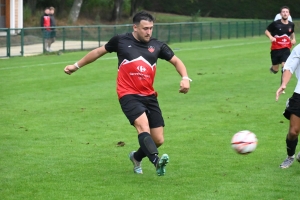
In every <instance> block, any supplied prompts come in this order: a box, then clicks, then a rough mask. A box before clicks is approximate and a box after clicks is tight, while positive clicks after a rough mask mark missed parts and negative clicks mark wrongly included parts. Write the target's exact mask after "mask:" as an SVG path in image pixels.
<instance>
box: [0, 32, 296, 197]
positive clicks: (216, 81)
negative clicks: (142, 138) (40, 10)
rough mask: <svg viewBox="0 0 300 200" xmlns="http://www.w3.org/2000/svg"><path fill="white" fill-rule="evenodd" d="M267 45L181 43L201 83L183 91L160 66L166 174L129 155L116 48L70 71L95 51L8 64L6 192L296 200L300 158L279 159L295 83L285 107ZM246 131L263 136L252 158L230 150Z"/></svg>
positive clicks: (1, 184) (261, 40)
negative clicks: (137, 164) (136, 166)
mask: <svg viewBox="0 0 300 200" xmlns="http://www.w3.org/2000/svg"><path fill="white" fill-rule="evenodd" d="M297 37H299V36H297ZM269 47H270V43H269V41H268V40H267V39H266V37H264V36H262V37H254V38H243V39H231V40H215V41H205V42H195V43H176V44H173V45H171V48H172V49H174V51H175V53H176V55H177V56H178V57H179V58H181V60H182V61H183V62H184V63H185V65H186V66H187V68H188V72H189V76H190V77H191V78H192V79H193V82H191V90H190V92H189V93H188V94H186V95H183V94H179V93H178V88H179V82H180V76H179V75H178V74H177V72H176V70H175V69H174V67H173V66H171V65H170V64H169V63H168V62H166V61H162V60H160V61H159V62H158V66H157V77H156V81H155V88H156V90H157V92H158V94H159V95H158V98H159V102H160V105H161V108H162V111H163V115H164V118H165V123H166V127H165V144H164V145H163V146H162V147H160V148H159V151H160V153H168V154H169V156H170V163H169V164H168V167H167V174H166V176H165V177H157V176H156V174H155V170H154V167H153V165H152V164H151V163H149V161H148V160H147V159H145V160H143V171H144V174H143V175H141V176H138V175H135V174H133V172H132V167H133V166H132V163H131V162H130V161H129V159H128V157H127V154H128V153H129V152H130V151H132V150H136V149H137V148H138V143H137V135H136V131H135V130H134V128H133V127H132V126H131V125H129V123H128V121H127V119H126V118H125V116H124V114H123V113H122V111H121V109H120V106H119V103H118V99H117V95H116V93H115V78H116V74H117V60H116V55H115V54H107V55H105V56H104V57H103V58H101V59H99V60H97V61H95V62H94V63H91V64H90V65H89V66H86V67H84V68H82V69H80V70H79V71H77V72H76V73H74V74H72V75H71V76H69V75H66V74H64V72H63V68H64V67H65V65H67V64H73V63H74V62H75V61H76V60H79V59H80V58H81V57H82V56H84V55H85V54H86V53H87V52H75V53H66V54H62V55H60V56H56V55H51V56H35V57H14V58H10V59H7V60H1V65H0V74H1V79H0V84H1V87H0V93H1V96H0V99H1V101H0V107H1V118H0V125H1V126H0V132H1V134H0V151H1V154H0V163H1V166H0V171H1V173H0V180H1V181H0V196H1V199H3V200H8V199H43V200H53V199H66V200H68V199H72V200H76V199H79V200H82V199H89V200H93V199H95V200H96V199H97V200H98V199H105V200H116V199H120V200H121V199H132V200H135V199H147V200H152V199H153V200H154V199H189V200H190V199H192V200H193V199H194V200H198V199H214V200H238V199H245V200H252V199H295V196H296V195H297V192H295V183H297V180H298V179H297V175H298V174H299V171H300V166H299V164H298V163H294V164H293V165H292V167H291V168H289V169H286V170H281V169H279V168H278V166H279V164H280V163H281V162H282V161H283V159H284V158H285V156H286V148H285V136H286V133H287V131H288V127H289V125H288V121H287V120H285V119H284V117H283V116H282V111H283V109H284V108H285V101H286V99H287V98H288V97H290V96H291V94H292V93H293V90H294V87H295V85H296V80H295V78H293V79H292V80H291V82H290V83H289V85H288V87H287V90H286V94H284V95H282V96H281V97H280V99H279V101H278V102H275V91H276V90H277V87H279V84H280V74H277V75H272V74H270V73H269V71H268V70H269V66H270V62H271V61H270V57H269V56H270V55H269ZM244 129H249V130H251V131H253V132H254V133H255V134H256V135H257V137H258V147H257V149H256V151H255V152H253V153H251V154H249V155H246V156H242V155H238V154H236V153H235V152H234V151H233V150H232V149H231V146H230V140H231V137H232V136H233V134H234V133H236V132H237V131H240V130H244ZM119 141H123V142H125V146H124V147H117V146H116V144H117V143H118V142H119ZM298 149H299V147H298ZM291 177H294V180H295V181H291ZM154 191H155V192H154Z"/></svg>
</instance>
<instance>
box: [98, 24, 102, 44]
mask: <svg viewBox="0 0 300 200" xmlns="http://www.w3.org/2000/svg"><path fill="white" fill-rule="evenodd" d="M100 34H101V27H100V26H98V43H99V44H98V46H99V47H100V45H101V36H100Z"/></svg>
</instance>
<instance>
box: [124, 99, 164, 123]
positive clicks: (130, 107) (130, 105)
mask: <svg viewBox="0 0 300 200" xmlns="http://www.w3.org/2000/svg"><path fill="white" fill-rule="evenodd" d="M119 102H120V105H121V108H122V110H123V113H124V114H125V115H126V117H127V119H128V120H129V122H130V124H131V125H134V121H135V120H136V119H137V118H138V117H139V116H141V115H142V114H143V113H144V112H146V115H147V118H148V122H149V127H150V128H157V127H161V126H165V123H164V119H163V117H162V113H161V110H160V108H159V104H158V101H157V97H156V96H155V95H151V96H140V95H135V94H130V95H125V96H123V97H121V98H120V99H119Z"/></svg>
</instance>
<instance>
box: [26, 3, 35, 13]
mask: <svg viewBox="0 0 300 200" xmlns="http://www.w3.org/2000/svg"><path fill="white" fill-rule="evenodd" d="M36 1H37V0H27V6H28V7H29V9H30V11H31V13H32V14H35V10H36Z"/></svg>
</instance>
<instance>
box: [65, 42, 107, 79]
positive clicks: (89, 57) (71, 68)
mask: <svg viewBox="0 0 300 200" xmlns="http://www.w3.org/2000/svg"><path fill="white" fill-rule="evenodd" d="M107 52H108V51H107V50H106V49H105V45H103V46H101V47H99V48H97V49H94V50H92V51H90V52H89V53H88V54H86V55H85V56H84V57H83V58H81V59H80V60H79V61H78V62H76V63H75V64H73V65H67V66H66V67H65V69H64V71H65V73H66V74H69V75H71V74H72V73H73V72H75V71H77V70H78V69H79V68H81V67H83V66H85V65H87V64H89V63H91V62H94V61H95V60H97V59H98V58H100V57H101V56H103V55H105V54H106V53H107Z"/></svg>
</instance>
